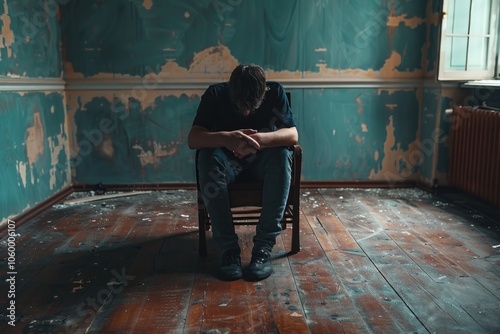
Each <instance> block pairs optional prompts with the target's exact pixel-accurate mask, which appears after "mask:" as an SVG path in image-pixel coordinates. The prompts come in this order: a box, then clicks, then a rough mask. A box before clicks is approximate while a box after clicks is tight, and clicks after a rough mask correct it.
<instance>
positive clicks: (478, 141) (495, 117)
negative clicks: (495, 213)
mask: <svg viewBox="0 0 500 334" xmlns="http://www.w3.org/2000/svg"><path fill="white" fill-rule="evenodd" d="M452 124H453V125H452V129H451V151H450V157H451V165H450V185H451V186H453V187H455V188H457V189H460V190H463V191H465V192H467V193H470V194H472V195H474V196H476V197H478V198H480V199H482V200H485V201H486V202H489V203H491V204H493V205H495V206H497V207H500V112H499V111H496V110H489V109H482V108H472V107H456V108H454V109H453V123H452Z"/></svg>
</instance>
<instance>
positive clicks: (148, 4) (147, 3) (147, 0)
mask: <svg viewBox="0 0 500 334" xmlns="http://www.w3.org/2000/svg"><path fill="white" fill-rule="evenodd" d="M142 5H143V6H144V8H146V9H147V10H150V9H151V7H153V0H144V2H143V3H142Z"/></svg>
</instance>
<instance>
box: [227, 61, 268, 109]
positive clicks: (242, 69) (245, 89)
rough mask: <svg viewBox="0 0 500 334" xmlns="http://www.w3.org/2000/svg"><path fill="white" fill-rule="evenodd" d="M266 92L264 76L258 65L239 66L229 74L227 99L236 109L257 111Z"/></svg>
mask: <svg viewBox="0 0 500 334" xmlns="http://www.w3.org/2000/svg"><path fill="white" fill-rule="evenodd" d="M266 90H267V89H266V74H265V72H264V70H263V69H262V67H260V66H258V65H254V64H240V65H238V66H237V67H236V68H235V69H234V70H233V73H231V78H230V79H229V98H230V99H231V102H232V103H234V104H236V105H237V106H238V108H248V109H250V110H255V109H257V108H258V107H259V106H260V104H261V103H262V100H263V99H264V94H265V93H266Z"/></svg>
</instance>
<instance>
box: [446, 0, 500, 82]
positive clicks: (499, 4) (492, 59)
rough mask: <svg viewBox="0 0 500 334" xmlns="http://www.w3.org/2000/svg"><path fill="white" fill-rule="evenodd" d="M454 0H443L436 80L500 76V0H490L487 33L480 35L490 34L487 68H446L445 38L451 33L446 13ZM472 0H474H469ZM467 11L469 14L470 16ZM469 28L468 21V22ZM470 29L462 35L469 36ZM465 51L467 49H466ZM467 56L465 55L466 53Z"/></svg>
mask: <svg viewBox="0 0 500 334" xmlns="http://www.w3.org/2000/svg"><path fill="white" fill-rule="evenodd" d="M451 1H455V0H443V7H442V9H443V11H442V17H441V33H440V41H439V55H438V73H437V75H438V78H437V79H438V80H439V81H468V80H492V79H499V78H500V76H499V75H500V64H499V63H498V57H499V42H498V39H499V27H500V22H499V18H498V17H499V11H500V0H490V1H491V9H490V18H489V19H490V27H489V32H488V34H487V35H481V36H491V37H490V38H491V45H490V47H489V50H488V55H487V69H486V70H470V69H465V70H449V69H446V66H445V64H446V61H447V60H448V59H447V56H448V50H447V47H446V43H447V38H450V37H448V36H449V35H451V34H447V27H448V24H450V25H449V26H450V27H451V22H452V21H451V20H450V15H448V8H449V2H451ZM471 1H474V0H471ZM470 15H471V14H470V11H469V16H470ZM469 29H470V23H469ZM471 36H473V35H471V34H470V31H468V32H467V34H466V35H464V37H467V38H471ZM466 52H467V51H466ZM466 56H467V55H466Z"/></svg>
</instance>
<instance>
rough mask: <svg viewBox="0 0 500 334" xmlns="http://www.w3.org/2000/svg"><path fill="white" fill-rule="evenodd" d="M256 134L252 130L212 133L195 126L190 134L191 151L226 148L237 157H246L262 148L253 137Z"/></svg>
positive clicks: (189, 144)
mask: <svg viewBox="0 0 500 334" xmlns="http://www.w3.org/2000/svg"><path fill="white" fill-rule="evenodd" d="M256 132H257V131H255V130H252V129H243V130H236V131H220V132H211V131H209V130H207V129H205V128H204V127H202V126H197V125H194V126H193V127H192V128H191V131H189V134H188V146H189V148H191V149H200V148H216V147H225V148H227V149H228V150H230V151H232V152H233V153H235V155H237V156H246V155H248V154H252V153H255V152H256V151H257V150H258V149H259V148H260V145H259V143H258V142H257V141H256V140H255V139H253V138H252V137H251V135H253V134H255V133H256Z"/></svg>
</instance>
